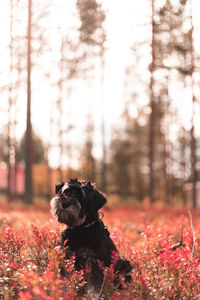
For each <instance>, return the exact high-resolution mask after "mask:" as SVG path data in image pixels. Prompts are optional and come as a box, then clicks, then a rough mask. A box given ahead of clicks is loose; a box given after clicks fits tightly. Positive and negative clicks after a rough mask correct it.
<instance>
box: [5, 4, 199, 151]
mask: <svg viewBox="0 0 200 300" xmlns="http://www.w3.org/2000/svg"><path fill="white" fill-rule="evenodd" d="M161 1H164V0H161ZM174 1H175V2H176V0H174ZM69 2H71V3H73V0H68V1H65V2H63V1H61V0H57V1H56V2H54V6H55V5H57V10H56V9H55V7H54V12H53V15H52V17H51V18H53V19H52V20H51V26H52V22H53V24H54V25H55V24H56V23H57V24H58V23H59V22H64V20H66V19H68V20H70V19H69V18H73V17H72V9H73V5H69ZM55 3H56V4H55ZM64 3H65V4H64ZM136 3H137V5H136ZM193 3H194V10H193V11H194V23H195V27H197V29H196V35H199V36H200V29H199V24H200V23H199V22H200V21H199V14H200V1H199V0H194V2H193ZM59 5H64V6H66V9H64V10H60V9H59ZM104 7H105V8H106V10H108V16H107V22H106V29H107V35H108V42H107V48H108V50H107V54H106V69H105V86H104V102H105V110H104V112H105V121H106V128H107V137H108V139H109V136H110V133H111V129H112V126H113V124H116V123H117V122H118V120H119V119H118V118H119V115H120V114H121V112H122V108H123V104H124V100H126V99H124V95H125V88H124V82H125V69H126V67H127V66H128V65H130V63H131V60H132V58H131V55H130V53H131V52H130V46H131V45H133V44H134V42H136V41H140V40H144V39H145V35H146V32H145V30H144V26H143V25H144V24H147V22H148V19H147V17H148V16H149V13H150V1H149V0H140V1H133V0H118V1H116V0H109V1H106V0H105V1H104ZM61 12H63V13H62V14H61ZM66 16H67V17H66ZM0 19H1V29H0V34H1V45H0V65H1V66H4V65H5V61H6V57H5V53H3V46H4V45H5V44H7V42H8V36H9V27H8V1H7V0H1V1H0ZM3 24H5V26H4V25H3ZM52 34H53V33H52ZM52 38H53V41H55V42H56V38H58V37H57V36H56V35H55V34H54V36H52ZM146 38H147V39H148V38H149V35H148V36H146ZM46 59H47V61H46V63H47V64H48V54H47V55H46ZM144 59H145V58H144ZM133 61H134V60H133ZM145 63H146V62H145ZM1 76H2V75H1V74H0V79H1ZM32 79H33V82H34V90H35V92H34V95H33V99H32V111H33V117H32V120H33V126H34V129H35V131H36V132H37V133H39V134H40V135H41V136H42V137H43V138H44V139H45V140H46V141H48V140H49V132H50V131H49V116H50V111H51V100H52V99H53V98H54V99H55V98H56V97H57V95H56V93H55V89H53V88H52V83H51V81H48V80H45V81H44V77H43V74H42V73H40V72H39V71H37V72H33V77H32ZM41 82H42V84H41ZM133 85H134V78H133ZM181 88H182V87H180V89H181ZM178 94H180V95H179V96H178ZM20 98H21V100H20V101H21V103H20V108H19V111H18V118H19V120H21V121H20V124H21V125H20V126H19V130H18V133H17V134H18V136H20V135H21V134H22V133H23V132H24V129H25V116H26V90H24V93H22V96H21V97H20ZM176 98H177V105H178V106H179V109H180V110H182V112H181V115H182V118H183V119H184V118H185V121H184V122H186V123H187V122H188V110H189V109H190V107H189V106H188V105H187V103H188V101H187V102H185V103H184V105H183V100H182V93H181V91H177V94H176ZM88 100H89V102H88ZM7 101H8V100H7V98H5V97H4V98H3V97H2V98H1V100H0V108H1V107H4V108H5V107H6V104H7ZM66 101H68V103H67V105H70V107H71V108H70V110H71V111H72V114H71V115H70V116H69V115H68V120H70V121H71V122H73V123H74V124H77V125H78V127H77V129H76V130H75V131H73V132H76V133H77V134H79V137H78V138H77V135H75V134H74V139H75V143H79V140H80V128H82V129H83V128H85V125H86V120H85V117H86V115H87V111H88V108H89V107H90V108H92V111H93V118H94V121H95V154H96V155H97V156H99V155H100V154H101V150H100V148H101V147H100V145H101V136H100V125H101V116H102V103H101V92H100V89H99V81H98V80H97V81H96V83H95V84H94V85H93V86H92V87H91V86H89V88H88V87H87V86H83V85H82V86H79V88H78V89H76V90H75V91H74V92H73V94H72V96H71V98H70V100H66ZM181 101H182V102H181ZM86 102H87V103H86ZM180 104H181V105H180ZM0 113H1V112H0ZM199 115H200V112H198V116H199ZM22 120H23V122H22ZM6 122H7V119H6V115H5V114H3V115H2V116H1V118H0V126H2V124H3V123H4V124H6ZM83 132H84V130H82V133H83Z"/></svg>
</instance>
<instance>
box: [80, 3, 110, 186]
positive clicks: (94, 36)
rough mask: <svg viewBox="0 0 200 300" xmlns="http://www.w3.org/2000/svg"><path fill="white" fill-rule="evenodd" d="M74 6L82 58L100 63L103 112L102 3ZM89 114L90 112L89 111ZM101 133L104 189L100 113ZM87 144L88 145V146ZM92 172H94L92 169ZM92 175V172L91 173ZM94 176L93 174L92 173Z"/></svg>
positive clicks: (89, 67)
mask: <svg viewBox="0 0 200 300" xmlns="http://www.w3.org/2000/svg"><path fill="white" fill-rule="evenodd" d="M76 6H77V10H78V13H79V18H80V21H81V25H80V28H79V31H80V37H79V38H80V42H81V44H82V46H83V49H84V58H85V61H86V60H88V61H90V60H93V61H94V58H95V56H99V58H100V62H101V63H100V65H101V72H102V74H101V89H102V99H101V101H102V108H103V109H102V112H103V113H104V107H103V106H104V99H103V77H104V54H105V48H104V44H105V40H106V35H105V30H104V27H103V22H104V21H105V13H104V11H103V9H102V4H101V3H100V2H98V1H96V0H85V1H82V0H76ZM92 69H93V66H92V65H90V63H89V64H86V68H85V70H84V77H85V79H86V73H88V71H91V70H92ZM89 114H90V112H89ZM89 121H91V122H92V119H91V118H88V122H89ZM93 126H94V125H93V124H92V123H91V124H89V123H88V127H87V128H88V130H89V131H90V129H91V128H93ZM88 130H87V137H86V145H85V148H86V149H87V150H88V151H89V152H88V154H87V155H86V157H87V158H88V159H91V161H88V163H87V164H88V165H91V166H93V167H92V169H94V162H93V157H92V155H91V153H92V149H91V147H93V142H92V140H90V141H89V138H92V135H91V134H90V133H89V131H88ZM101 134H102V163H101V172H100V174H101V189H102V190H104V191H106V145H105V119H104V116H103V115H102V126H101ZM88 145H90V146H89V147H88ZM93 172H96V171H95V170H93ZM91 175H92V174H91ZM92 177H93V178H94V174H93V175H92Z"/></svg>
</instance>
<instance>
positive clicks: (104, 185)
mask: <svg viewBox="0 0 200 300" xmlns="http://www.w3.org/2000/svg"><path fill="white" fill-rule="evenodd" d="M104 65H105V64H104V46H103V45H102V47H101V73H102V74H101V89H102V93H101V94H102V99H101V101H102V119H101V136H102V164H101V189H102V191H104V192H105V193H106V191H107V170H106V155H107V153H106V142H105V116H104V114H105V107H104V106H105V102H104Z"/></svg>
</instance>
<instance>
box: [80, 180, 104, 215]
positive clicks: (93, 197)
mask: <svg viewBox="0 0 200 300" xmlns="http://www.w3.org/2000/svg"><path fill="white" fill-rule="evenodd" d="M85 187H86V190H87V195H88V200H89V203H88V204H89V206H90V208H91V209H92V210H93V211H98V210H99V209H100V208H101V207H102V206H103V205H104V204H105V203H106V201H107V200H106V197H105V196H104V195H103V194H102V193H101V192H99V191H98V190H97V189H96V188H95V187H94V185H93V184H91V182H87V184H86V186H85Z"/></svg>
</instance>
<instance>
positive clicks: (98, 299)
mask: <svg viewBox="0 0 200 300" xmlns="http://www.w3.org/2000/svg"><path fill="white" fill-rule="evenodd" d="M105 282H106V272H105V274H104V278H103V282H102V285H101V290H100V292H99V295H98V297H97V300H100V299H101V296H102V293H103V288H104V285H105Z"/></svg>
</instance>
